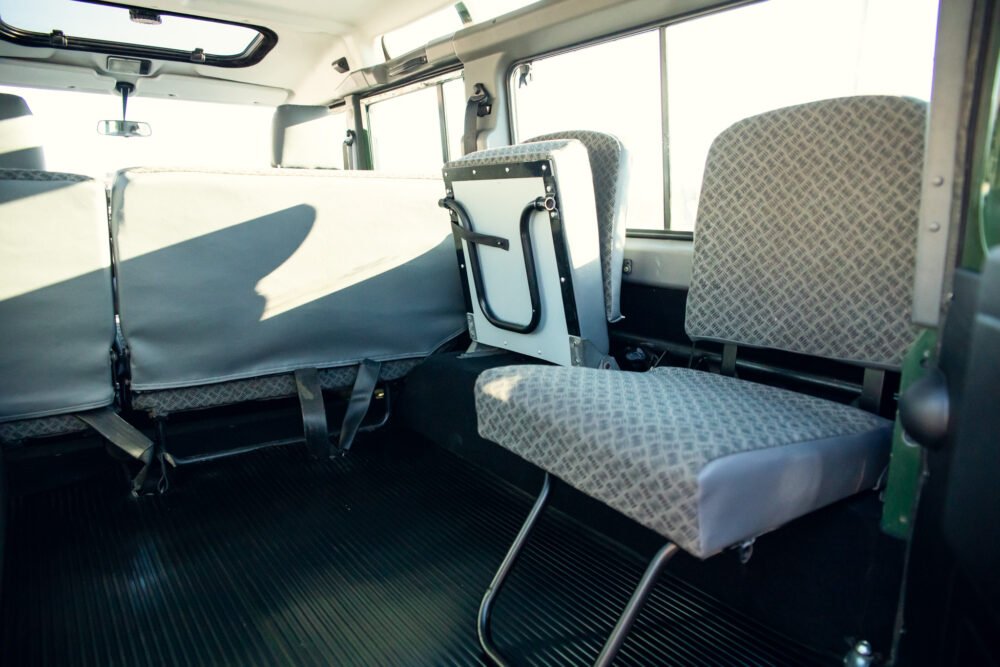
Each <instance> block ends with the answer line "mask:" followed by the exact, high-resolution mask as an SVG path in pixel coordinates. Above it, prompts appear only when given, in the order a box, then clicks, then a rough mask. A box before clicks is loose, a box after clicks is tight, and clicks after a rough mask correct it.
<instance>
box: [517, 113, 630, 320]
mask: <svg viewBox="0 0 1000 667" xmlns="http://www.w3.org/2000/svg"><path fill="white" fill-rule="evenodd" d="M565 139H576V140H577V141H579V142H580V143H582V144H583V145H584V146H585V147H586V148H587V156H588V157H589V158H590V171H591V174H592V175H593V178H594V201H595V203H596V204H597V224H598V227H599V230H600V242H601V274H602V275H603V276H604V307H605V311H606V313H607V317H608V322H617V321H618V320H620V319H621V317H622V315H621V304H620V302H619V294H620V292H621V284H622V262H623V258H624V254H625V183H626V182H627V181H626V179H627V169H626V167H627V158H626V154H625V146H624V145H623V144H622V142H621V141H619V140H618V137H615V136H612V135H610V134H604V133H603V132H592V131H589V130H572V131H567V132H554V133H552V134H544V135H541V136H538V137H534V138H532V139H528V141H527V143H529V144H531V143H537V142H543V141H559V140H565Z"/></svg>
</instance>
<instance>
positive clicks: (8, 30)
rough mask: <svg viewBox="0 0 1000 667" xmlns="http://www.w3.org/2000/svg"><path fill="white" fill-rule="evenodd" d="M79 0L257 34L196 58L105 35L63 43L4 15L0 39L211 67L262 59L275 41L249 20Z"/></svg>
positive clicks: (248, 63) (68, 37)
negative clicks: (241, 44)
mask: <svg viewBox="0 0 1000 667" xmlns="http://www.w3.org/2000/svg"><path fill="white" fill-rule="evenodd" d="M78 1H79V2H85V3H87V4H91V5H101V6H104V7H114V8H117V9H143V10H146V11H155V12H156V13H157V14H160V15H163V16H175V17H178V18H183V19H190V20H194V21H203V22H206V23H221V24H223V25H232V26H237V27H240V28H249V29H250V30H255V31H257V37H255V38H254V39H253V40H251V42H250V44H249V45H247V47H246V49H244V50H243V52H242V53H237V54H235V55H218V54H213V53H208V52H204V53H202V54H199V55H200V56H201V57H203V58H204V59H201V57H198V58H197V59H196V56H195V54H196V53H198V52H196V51H182V50H180V49H168V48H164V47H158V46H143V45H141V44H128V43H125V42H114V41H111V40H105V39H90V38H85V37H74V36H73V35H65V36H64V37H65V41H64V43H62V44H60V43H58V42H57V41H56V40H55V39H54V38H53V35H52V33H42V32H34V31H31V30H24V29H22V28H18V27H17V26H12V25H10V24H9V23H6V22H5V21H4V20H3V18H2V17H0V40H3V41H5V42H11V43H12V44H17V45H19V46H28V47H35V48H39V47H43V48H49V49H60V50H63V51H85V52H88V53H101V54H106V55H112V56H123V57H126V58H141V59H154V60H170V61H174V62H184V63H192V64H196V65H212V66H214V67H230V68H232V67H249V66H251V65H256V64H257V63H259V62H260V61H261V60H263V59H264V56H266V55H267V54H268V53H269V52H270V51H271V49H273V48H274V46H275V45H276V44H277V43H278V35H277V33H275V32H274V31H273V30H271V29H270V28H265V27H263V26H259V25H252V24H250V23H238V22H236V21H223V20H221V19H214V18H208V17H205V16H197V15H195V14H185V13H182V12H175V11H170V10H164V9H153V10H150V9H149V8H148V7H137V6H135V5H129V4H125V3H120V2H109V1H108V0H78Z"/></svg>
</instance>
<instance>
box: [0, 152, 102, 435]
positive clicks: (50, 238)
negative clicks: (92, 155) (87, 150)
mask: <svg viewBox="0 0 1000 667" xmlns="http://www.w3.org/2000/svg"><path fill="white" fill-rule="evenodd" d="M114 331H115V320H114V305H113V299H112V286H111V249H110V244H109V242H108V219H107V204H106V199H105V190H104V185H103V184H101V183H98V182H96V181H94V180H91V179H89V178H87V177H85V176H78V175H75V174H62V173H55V172H48V171H39V170H32V169H0V377H2V378H3V382H2V383H0V439H2V440H19V439H22V438H25V437H29V436H38V435H51V434H55V433H61V432H66V431H74V430H82V429H83V428H86V427H85V426H84V424H83V422H80V421H78V420H76V419H75V418H73V417H72V416H70V415H71V413H75V412H82V411H86V410H91V409H95V408H100V407H105V406H108V405H111V404H112V403H113V401H114V386H113V384H112V377H111V358H110V354H111V346H112V341H113V340H114ZM26 420H27V421H26Z"/></svg>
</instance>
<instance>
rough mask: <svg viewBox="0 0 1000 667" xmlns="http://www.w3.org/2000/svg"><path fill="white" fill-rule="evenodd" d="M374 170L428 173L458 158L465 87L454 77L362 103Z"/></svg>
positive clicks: (409, 87) (425, 83)
mask: <svg viewBox="0 0 1000 667" xmlns="http://www.w3.org/2000/svg"><path fill="white" fill-rule="evenodd" d="M365 104H366V107H367V110H368V131H369V135H370V136H371V146H372V161H373V162H374V166H375V168H376V169H400V170H429V169H438V168H440V167H441V165H442V164H444V163H445V162H447V161H448V160H450V159H452V158H456V157H459V156H460V155H461V154H462V132H463V130H464V127H463V123H464V113H465V84H464V82H463V81H462V79H461V78H460V77H456V76H455V75H454V74H451V75H448V76H447V77H445V78H443V79H437V80H434V81H430V82H424V83H420V84H417V85H416V86H408V87H406V88H402V89H400V90H398V91H393V92H390V93H386V94H384V95H376V96H374V97H372V98H369V99H368V100H365Z"/></svg>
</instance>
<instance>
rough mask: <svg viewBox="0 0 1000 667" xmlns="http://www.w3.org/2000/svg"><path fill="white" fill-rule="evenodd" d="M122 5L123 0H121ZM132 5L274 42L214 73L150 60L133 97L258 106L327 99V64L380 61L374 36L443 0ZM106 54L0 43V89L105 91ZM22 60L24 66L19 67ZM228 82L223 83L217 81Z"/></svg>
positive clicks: (334, 77)
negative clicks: (242, 63)
mask: <svg viewBox="0 0 1000 667" xmlns="http://www.w3.org/2000/svg"><path fill="white" fill-rule="evenodd" d="M125 1H126V2H129V0H125ZM129 4H134V5H137V6H144V7H150V8H154V9H162V10H167V11H176V12H181V13H185V14H193V15H196V16H206V17H211V18H219V19H228V20H231V21H237V22H240V23H250V24H257V25H262V26H265V27H268V28H270V29H272V30H274V31H275V32H276V33H277V34H278V44H277V45H276V46H275V47H274V49H273V50H272V51H271V52H270V53H269V54H268V55H267V56H266V57H265V58H264V60H263V61H261V62H260V63H258V64H257V65H253V66H251V67H245V68H220V67H210V66H205V65H195V64H187V63H178V62H161V61H154V70H153V76H150V77H145V78H142V79H140V80H139V81H138V82H137V83H136V88H137V90H136V92H137V94H139V95H149V96H163V97H166V96H168V95H173V96H176V97H179V98H185V99H197V100H205V101H218V102H241V103H258V104H266V105H276V104H282V103H284V102H295V103H297V104H321V103H326V102H329V101H330V100H331V97H332V95H333V92H334V91H335V90H336V88H337V86H338V85H339V84H340V82H341V81H342V80H343V78H344V76H345V75H343V74H338V73H337V72H336V71H334V69H333V67H332V66H331V63H333V61H335V60H337V59H338V58H341V57H343V56H346V57H347V59H348V61H349V62H350V64H351V67H352V68H353V69H360V68H362V67H366V66H370V65H374V64H376V63H378V62H381V61H382V57H381V54H380V53H377V52H376V51H375V49H374V42H375V38H376V37H377V36H378V35H381V34H382V33H384V32H386V31H388V30H391V29H393V28H396V27H399V26H402V25H405V24H407V23H408V22H410V21H413V20H414V19H416V18H419V17H421V16H424V15H426V14H428V13H430V12H432V11H434V10H435V9H439V8H441V7H443V6H445V5H447V4H449V2H448V0H444V1H442V0H337V1H336V2H319V1H317V0H159V1H158V2H149V1H148V0H135V1H134V2H129ZM105 58H106V56H104V55H101V54H94V53H81V52H73V51H59V50H56V49H45V48H29V47H23V46H17V45H15V44H11V43H9V42H3V41H0V83H5V84H11V85H22V86H35V87H43V88H66V87H70V86H74V87H76V88H77V89H79V90H89V91H98V92H102V91H107V92H110V91H112V90H113V89H114V82H115V79H116V78H122V77H120V76H119V77H114V76H111V75H107V74H106V73H105V72H104V68H103V65H104V62H105ZM26 60H27V61H30V62H25V61H26ZM226 81H228V82H234V83H230V84H229V85H226V84H225V83H224V82H226Z"/></svg>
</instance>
